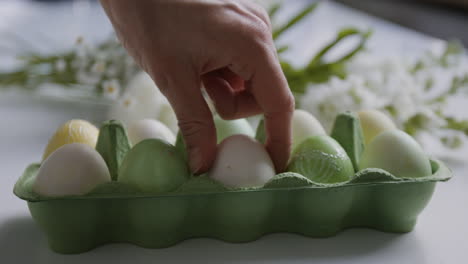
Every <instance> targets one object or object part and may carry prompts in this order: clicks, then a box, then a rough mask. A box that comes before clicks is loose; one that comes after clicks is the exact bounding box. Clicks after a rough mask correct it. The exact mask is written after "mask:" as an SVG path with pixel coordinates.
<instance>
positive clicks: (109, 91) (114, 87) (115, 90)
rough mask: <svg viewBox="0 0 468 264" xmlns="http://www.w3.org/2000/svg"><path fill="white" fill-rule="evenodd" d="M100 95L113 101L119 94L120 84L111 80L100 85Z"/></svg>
mask: <svg viewBox="0 0 468 264" xmlns="http://www.w3.org/2000/svg"><path fill="white" fill-rule="evenodd" d="M102 93H103V95H104V97H105V98H108V99H111V100H115V99H117V98H118V97H119V94H120V84H119V82H118V81H117V80H115V79H112V80H108V81H104V82H103V83H102Z"/></svg>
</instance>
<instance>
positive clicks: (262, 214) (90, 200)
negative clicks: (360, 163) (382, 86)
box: [14, 114, 451, 254]
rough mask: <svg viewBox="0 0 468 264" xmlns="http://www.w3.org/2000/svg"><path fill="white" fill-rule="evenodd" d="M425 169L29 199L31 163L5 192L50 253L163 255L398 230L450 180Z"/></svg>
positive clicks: (108, 189)
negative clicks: (188, 246) (176, 248)
mask: <svg viewBox="0 0 468 264" xmlns="http://www.w3.org/2000/svg"><path fill="white" fill-rule="evenodd" d="M347 115H348V116H347V117H346V115H344V116H343V115H342V116H341V117H342V120H343V121H340V123H341V125H338V126H336V127H348V125H349V126H352V124H353V123H352V122H350V120H351V121H352V120H355V118H354V117H353V116H352V115H349V114H347ZM337 120H339V119H337ZM353 122H354V121H353ZM347 124H348V125H347ZM348 128H349V127H348ZM348 128H346V129H348ZM333 134H336V131H335V133H332V135H333ZM343 135H345V136H343ZM346 135H347V136H346ZM354 136H356V135H354ZM354 136H353V133H344V134H342V135H341V136H340V135H338V136H336V137H335V139H337V141H338V142H340V141H341V140H348V141H349V140H350V139H349V138H348V137H354ZM357 136H359V134H357ZM347 138H348V139H347ZM350 142H351V143H349V144H342V145H344V146H343V147H344V148H345V149H346V151H347V152H348V151H354V153H356V151H355V149H356V142H358V143H357V145H359V144H360V143H359V141H356V140H355V139H353V140H351V141H350ZM340 143H341V142H340ZM359 148H360V147H359ZM110 156H112V157H113V160H114V161H115V162H114V163H116V164H117V163H119V162H120V161H119V160H121V159H120V158H115V157H121V155H120V154H119V155H110ZM355 156H359V155H355ZM111 160H112V159H111ZM106 161H107V160H106ZM353 162H354V161H353ZM430 162H431V166H432V175H428V176H425V177H420V178H398V177H395V176H394V175H392V174H390V173H388V172H386V171H384V170H382V169H373V168H371V169H365V170H361V171H358V172H356V173H355V175H354V177H352V178H351V179H350V180H349V181H346V182H340V183H334V184H323V183H315V182H313V181H311V180H309V179H308V178H306V177H304V176H302V175H300V174H297V173H292V172H286V173H281V174H278V175H276V176H275V177H274V178H273V179H271V180H270V181H269V182H267V183H266V184H265V185H264V186H263V187H261V188H244V189H228V188H226V187H224V186H222V185H221V184H219V183H218V182H215V181H213V180H211V179H210V178H208V177H206V176H199V177H191V178H190V179H189V180H188V181H186V182H185V183H184V184H183V185H182V186H180V187H179V188H178V189H176V190H174V191H172V192H169V193H165V194H157V195H156V194H147V193H146V194H145V193H141V192H139V191H138V190H136V189H135V188H134V187H132V186H129V185H126V184H125V183H122V182H118V181H115V180H114V181H112V182H110V183H105V184H102V185H100V186H98V187H96V189H94V190H93V191H92V192H91V193H89V194H87V195H84V196H67V197H40V196H38V195H37V194H35V193H34V192H33V191H32V185H33V182H34V178H35V176H36V175H37V172H38V170H39V168H40V164H32V165H30V166H29V167H28V168H27V169H26V170H25V172H24V174H23V175H22V176H21V177H20V179H19V180H18V181H17V183H16V185H15V187H14V193H15V194H16V195H17V196H18V197H19V198H21V199H24V200H26V201H27V203H28V207H29V210H30V212H31V215H32V217H33V218H34V220H35V221H36V223H37V224H38V225H39V226H40V228H41V229H42V230H43V231H44V232H45V234H46V235H47V238H48V242H49V245H50V247H51V249H52V250H54V251H56V252H58V253H64V254H74V253H81V252H85V251H88V250H91V249H93V248H95V247H97V246H100V245H103V244H107V243H131V244H135V245H138V246H141V247H146V248H164V247H170V246H172V245H174V244H177V243H179V242H181V241H183V240H185V239H189V238H197V237H210V238H216V239H220V240H223V241H228V242H249V241H253V240H256V239H258V238H260V237H261V236H263V235H265V234H269V233H277V232H288V233H297V234H301V235H305V236H309V237H330V236H334V235H336V234H337V233H339V232H340V231H342V230H344V229H346V228H352V227H366V228H373V229H377V230H380V231H384V232H395V233H404V232H409V231H411V230H412V229H413V228H414V226H415V224H416V220H417V217H418V215H419V213H420V212H421V211H422V210H423V209H424V208H425V207H426V205H427V204H428V202H429V200H430V199H431V196H432V194H433V192H434V189H435V186H436V183H437V182H439V181H447V180H449V179H450V178H451V172H450V170H449V169H448V168H447V167H446V166H445V165H444V164H443V163H442V162H440V161H438V160H431V161H430Z"/></svg>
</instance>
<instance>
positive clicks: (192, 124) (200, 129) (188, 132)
mask: <svg viewBox="0 0 468 264" xmlns="http://www.w3.org/2000/svg"><path fill="white" fill-rule="evenodd" d="M178 125H179V128H180V130H181V132H182V135H183V136H184V138H185V139H186V141H188V142H186V143H187V144H192V143H193V142H196V141H197V139H200V138H201V137H206V136H210V134H212V133H211V132H210V131H211V125H210V122H208V121H207V120H203V119H193V118H190V119H187V118H184V117H182V118H179V120H178ZM211 136H213V135H211Z"/></svg>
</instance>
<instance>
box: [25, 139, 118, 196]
mask: <svg viewBox="0 0 468 264" xmlns="http://www.w3.org/2000/svg"><path fill="white" fill-rule="evenodd" d="M109 181H111V176H110V173H109V169H108V168H107V165H106V162H105V161H104V159H103V158H102V157H101V155H100V154H99V153H98V152H97V151H96V150H95V149H93V148H92V147H90V146H88V145H86V144H83V143H72V144H66V145H63V146H62V147H60V148H58V149H57V150H56V151H54V152H53V153H52V154H51V155H50V156H49V157H48V158H47V159H46V160H45V161H44V162H43V163H42V164H41V167H40V168H39V172H38V174H37V176H36V180H35V182H34V184H33V191H34V192H35V193H37V194H39V195H42V196H46V197H56V196H66V195H84V194H86V193H88V192H90V191H91V190H92V189H94V188H95V187H96V186H97V185H99V184H101V183H105V182H109Z"/></svg>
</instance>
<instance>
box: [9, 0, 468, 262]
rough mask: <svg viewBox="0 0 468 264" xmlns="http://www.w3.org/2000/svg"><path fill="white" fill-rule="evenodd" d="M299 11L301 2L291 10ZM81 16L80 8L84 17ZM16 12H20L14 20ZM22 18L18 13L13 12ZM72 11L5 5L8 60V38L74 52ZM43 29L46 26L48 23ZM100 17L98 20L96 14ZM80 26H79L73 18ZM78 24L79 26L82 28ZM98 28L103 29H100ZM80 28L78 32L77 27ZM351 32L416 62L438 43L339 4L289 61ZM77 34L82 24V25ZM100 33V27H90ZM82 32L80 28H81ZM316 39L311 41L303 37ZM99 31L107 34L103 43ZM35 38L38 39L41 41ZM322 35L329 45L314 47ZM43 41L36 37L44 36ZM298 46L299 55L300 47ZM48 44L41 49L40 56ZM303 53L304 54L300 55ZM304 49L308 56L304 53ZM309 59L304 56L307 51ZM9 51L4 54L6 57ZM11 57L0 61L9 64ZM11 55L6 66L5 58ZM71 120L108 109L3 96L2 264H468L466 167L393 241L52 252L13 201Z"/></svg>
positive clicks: (457, 167) (381, 236)
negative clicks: (26, 37) (50, 39)
mask: <svg viewBox="0 0 468 264" xmlns="http://www.w3.org/2000/svg"><path fill="white" fill-rule="evenodd" d="M291 2H293V3H294V4H300V3H299V1H291ZM80 8H82V7H78V8H77V7H76V6H75V13H76V9H78V10H79V9H80ZM12 12H13V13H12ZM15 12H16V13H15ZM71 12H72V9H71V8H70V6H69V5H68V4H61V5H59V6H58V7H54V8H51V7H47V8H45V7H44V6H39V5H31V4H29V3H26V2H22V1H5V2H1V1H0V51H2V48H1V47H2V46H1V44H2V41H5V39H2V38H1V36H2V33H5V32H7V30H11V29H12V28H14V29H16V30H17V31H18V32H20V33H21V32H28V30H29V31H31V30H33V31H36V32H41V30H42V31H46V30H47V27H49V26H53V27H54V30H53V31H52V32H50V31H48V32H49V33H50V34H51V36H54V37H55V39H56V40H60V39H62V40H63V41H56V42H54V43H56V44H57V43H58V44H57V46H53V47H49V49H52V48H57V49H59V48H60V47H62V48H63V47H66V46H67V43H68V44H69V43H71V42H72V41H73V38H74V36H75V35H76V32H79V30H77V31H71V30H64V29H63V24H66V23H62V27H60V24H61V23H59V21H60V19H61V20H62V21H70V14H71ZM44 14H47V18H48V19H46V20H45V21H44V20H43V19H42V20H40V19H39V17H40V16H42V17H44ZM89 14H92V15H89ZM80 16H81V18H79V19H82V20H83V19H85V20H87V21H88V22H87V23H84V24H80V25H81V27H80V28H79V29H80V30H83V32H88V34H89V35H91V37H90V38H99V37H101V36H102V34H101V33H102V32H109V30H110V26H109V24H108V23H107V20H106V19H105V17H103V15H102V12H101V10H100V9H99V7H96V6H94V5H93V4H92V5H91V7H90V10H88V11H87V13H85V14H84V15H83V14H81V15H78V17H80ZM72 21H73V19H72ZM75 22H76V21H75ZM96 23H99V26H95V25H96ZM78 24H79V23H78ZM347 24H352V25H359V26H372V27H373V28H375V32H376V33H375V35H374V38H373V39H372V41H371V43H370V48H372V49H376V48H377V47H378V48H379V50H380V51H381V52H383V53H385V54H391V53H412V52H416V51H418V50H420V49H421V47H424V46H427V43H428V42H430V41H431V39H430V38H428V37H425V36H423V35H420V34H415V33H414V32H411V31H408V30H405V29H402V28H400V27H397V26H394V25H391V24H388V23H385V22H382V21H380V20H377V19H374V18H371V17H368V16H365V15H362V14H359V13H355V12H353V11H350V10H348V9H346V8H343V7H341V6H338V5H336V4H333V3H326V4H324V5H323V6H322V7H321V9H320V10H319V11H318V12H317V14H315V15H314V16H313V18H311V19H309V20H308V21H307V22H305V23H303V24H301V26H300V28H299V29H298V30H297V31H296V32H292V33H291V34H289V35H290V36H288V38H293V37H294V36H298V35H297V34H301V35H302V39H303V41H301V42H300V43H299V44H298V43H296V44H297V45H299V48H298V50H300V51H297V50H296V51H293V52H290V54H289V56H290V57H291V58H292V59H294V60H295V62H296V63H301V58H302V57H305V56H306V55H308V54H309V53H312V52H313V50H314V48H315V47H317V46H319V45H320V44H321V43H323V41H324V40H326V39H327V37H330V36H332V33H331V32H332V31H330V30H333V29H336V28H338V27H340V26H343V25H347ZM74 25H75V26H76V24H74ZM91 25H93V26H91ZM76 28H78V27H76ZM305 30H307V31H306V32H309V33H310V34H305V35H304V34H303V33H302V32H304V31H305ZM96 32H100V33H99V34H98V33H96ZM36 35H37V34H36ZM315 36H321V37H320V38H315ZM36 37H37V36H36ZM297 45H296V46H297ZM45 46H47V45H42V49H47V48H45ZM300 46H302V49H301V48H300ZM304 47H308V48H307V49H304ZM304 50H305V51H306V52H305V53H304V52H303V51H304ZM3 51H5V50H3ZM9 55H11V54H10V53H8V54H0V58H6V59H5V60H4V61H3V63H9V62H8V56H9ZM2 56H3V57H2ZM71 118H85V119H89V120H94V121H100V120H103V119H104V118H105V108H103V107H97V106H93V105H87V104H82V105H75V104H67V103H60V102H46V101H43V100H37V99H32V98H29V97H25V96H17V95H6V94H0V167H1V173H0V263H2V264H4V263H5V264H6V263H27V264H31V263H47V264H53V263H89V264H92V263H135V264H136V263H179V262H180V263H411V264H413V263H450V264H451V263H468V257H467V256H468V255H467V252H468V208H467V207H466V206H467V204H468V191H467V190H466V189H468V165H465V164H453V165H451V167H452V169H453V172H454V178H453V179H452V180H451V181H449V182H447V183H440V184H438V186H437V188H436V192H435V194H434V196H433V198H432V200H431V202H430V204H429V205H428V206H427V208H426V209H425V210H424V212H423V213H421V215H420V217H419V221H418V223H417V225H416V228H415V229H414V231H413V232H411V233H408V234H388V233H382V232H378V231H375V230H370V229H350V230H346V231H343V232H342V233H340V234H339V235H337V236H336V237H332V238H327V239H312V238H307V237H302V236H299V235H292V234H273V235H268V236H265V237H263V238H261V239H259V240H258V241H255V242H251V243H244V244H231V243H225V242H221V241H218V240H213V239H191V240H187V241H184V242H182V243H180V244H178V245H176V246H173V247H171V248H167V249H143V248H139V247H136V246H133V245H129V244H111V245H106V246H101V247H99V248H97V249H95V250H92V251H90V252H87V253H84V254H79V255H60V254H56V253H54V252H52V251H51V250H50V249H49V248H48V245H47V241H46V237H45V235H44V234H43V233H42V231H41V230H40V229H39V228H38V227H37V226H36V225H35V223H34V222H33V220H32V218H31V216H30V214H29V211H28V208H27V206H26V203H25V202H24V201H22V200H20V199H18V198H17V197H15V196H14V195H13V193H12V189H13V185H14V183H15V181H16V180H17V179H18V177H19V176H20V175H21V173H22V171H23V169H24V168H25V167H26V165H28V164H29V163H31V162H34V161H38V160H39V159H40V157H41V155H42V152H43V149H44V147H45V144H46V142H47V140H48V138H49V137H50V136H51V135H52V133H53V131H54V130H55V129H56V128H57V127H58V126H59V124H61V123H62V122H64V121H66V120H68V119H71Z"/></svg>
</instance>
